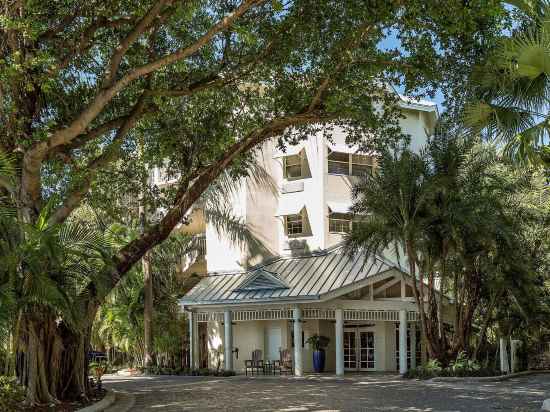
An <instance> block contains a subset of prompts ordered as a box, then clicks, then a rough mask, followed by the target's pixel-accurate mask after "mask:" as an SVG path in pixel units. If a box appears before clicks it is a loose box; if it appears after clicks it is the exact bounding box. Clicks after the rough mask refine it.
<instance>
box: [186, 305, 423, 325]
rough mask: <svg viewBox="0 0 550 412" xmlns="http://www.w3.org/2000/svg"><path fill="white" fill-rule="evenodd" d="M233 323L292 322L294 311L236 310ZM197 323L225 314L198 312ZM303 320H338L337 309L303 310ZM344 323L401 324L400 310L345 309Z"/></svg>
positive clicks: (414, 316) (414, 317) (412, 315)
mask: <svg viewBox="0 0 550 412" xmlns="http://www.w3.org/2000/svg"><path fill="white" fill-rule="evenodd" d="M232 314H233V322H246V321H255V320H291V319H292V318H293V314H292V309H291V308H288V309H286V308H285V309H261V310H234V311H232ZM196 319H197V322H223V320H224V312H223V311H220V312H196ZM302 319H320V320H336V309H321V308H303V309H302ZM418 320H419V316H418V312H415V311H408V312H407V321H409V322H417V321H418ZM344 321H355V322H357V321H368V322H374V321H382V322H399V310H365V309H345V310H344Z"/></svg>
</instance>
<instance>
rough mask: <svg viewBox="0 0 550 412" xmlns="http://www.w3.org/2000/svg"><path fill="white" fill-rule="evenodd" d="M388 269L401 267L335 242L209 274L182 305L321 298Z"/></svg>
mask: <svg viewBox="0 0 550 412" xmlns="http://www.w3.org/2000/svg"><path fill="white" fill-rule="evenodd" d="M392 269H396V270H400V269H398V267H397V265H396V264H394V263H392V262H390V261H388V260H387V259H385V258H384V257H382V256H378V255H377V256H368V257H367V256H366V255H365V254H362V253H361V254H356V255H355V256H350V255H349V254H347V253H345V251H344V249H343V247H342V246H337V247H333V248H331V249H327V250H324V251H321V252H315V253H312V254H310V255H308V256H299V257H279V258H276V259H274V260H272V261H270V262H267V263H265V264H263V265H260V266H257V267H255V268H252V269H251V270H249V271H246V272H236V273H211V274H209V275H207V276H206V277H204V278H202V279H201V280H200V282H199V283H198V284H197V285H195V287H194V288H193V289H191V290H190V291H189V292H188V293H187V294H186V295H185V296H184V297H183V298H182V299H181V300H180V304H183V305H192V306H193V305H219V304H244V303H259V302H278V303H280V302H284V301H299V300H320V299H323V298H324V297H326V296H327V295H329V294H332V293H334V292H336V291H338V290H340V289H344V288H346V289H347V288H348V287H350V286H352V285H354V284H360V283H364V282H363V281H365V280H366V279H367V278H369V279H370V278H372V277H375V276H377V275H380V274H383V273H385V272H387V271H389V270H392ZM271 286H279V287H271Z"/></svg>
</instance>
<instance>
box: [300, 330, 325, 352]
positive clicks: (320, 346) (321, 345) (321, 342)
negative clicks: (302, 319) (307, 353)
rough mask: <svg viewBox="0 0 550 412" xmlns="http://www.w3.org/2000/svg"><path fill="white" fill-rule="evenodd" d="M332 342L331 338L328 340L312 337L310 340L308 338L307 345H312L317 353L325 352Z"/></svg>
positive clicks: (319, 336) (318, 336)
mask: <svg viewBox="0 0 550 412" xmlns="http://www.w3.org/2000/svg"><path fill="white" fill-rule="evenodd" d="M329 342H330V338H327V337H326V336H322V335H317V334H315V335H311V336H310V337H309V338H307V340H306V343H307V344H309V345H311V346H312V347H313V349H315V350H317V351H324V350H325V349H326V348H327V347H328V344H329Z"/></svg>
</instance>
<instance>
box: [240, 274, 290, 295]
mask: <svg viewBox="0 0 550 412" xmlns="http://www.w3.org/2000/svg"><path fill="white" fill-rule="evenodd" d="M262 289H265V290H274V289H288V286H287V285H286V283H284V282H283V281H282V280H281V279H279V277H278V275H277V273H274V272H270V271H269V270H266V269H264V268H259V269H256V270H254V271H252V272H249V275H248V276H246V277H245V279H244V280H243V282H242V283H241V284H240V285H239V286H238V287H237V289H235V290H236V291H239V292H243V291H254V290H262Z"/></svg>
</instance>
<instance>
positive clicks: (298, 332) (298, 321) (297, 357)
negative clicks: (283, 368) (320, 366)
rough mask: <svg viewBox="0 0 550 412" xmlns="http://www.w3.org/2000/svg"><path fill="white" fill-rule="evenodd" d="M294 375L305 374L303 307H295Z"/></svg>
mask: <svg viewBox="0 0 550 412" xmlns="http://www.w3.org/2000/svg"><path fill="white" fill-rule="evenodd" d="M293 319H294V375H296V376H302V375H303V374H304V369H303V363H302V309H301V308H298V307H296V308H294V310H293Z"/></svg>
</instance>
